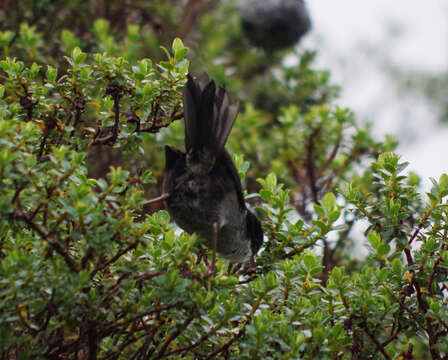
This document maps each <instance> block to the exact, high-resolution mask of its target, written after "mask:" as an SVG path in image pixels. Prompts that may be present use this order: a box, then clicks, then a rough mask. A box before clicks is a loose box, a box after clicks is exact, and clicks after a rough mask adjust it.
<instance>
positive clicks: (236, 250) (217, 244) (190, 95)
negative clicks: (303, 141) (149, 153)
mask: <svg viewBox="0 0 448 360" xmlns="http://www.w3.org/2000/svg"><path fill="white" fill-rule="evenodd" d="M183 108H184V123H185V151H182V150H179V149H176V148H174V147H171V146H169V145H166V146H165V173H164V179H163V186H162V189H163V190H162V191H163V194H162V195H161V196H159V197H158V198H156V199H154V200H156V201H164V205H165V208H166V209H167V211H168V213H169V214H170V216H171V217H172V218H173V219H174V221H175V223H176V224H177V225H178V226H179V227H180V228H182V229H183V230H185V231H186V232H187V233H190V234H192V233H196V234H197V235H199V237H200V238H202V239H203V240H204V242H205V245H206V246H208V247H209V248H211V249H212V251H213V257H212V262H211V265H210V268H209V270H210V272H214V267H215V261H216V254H219V255H220V256H221V257H222V258H224V259H226V260H228V261H230V262H231V263H244V262H248V261H249V264H251V265H254V256H255V255H256V253H257V252H258V250H259V249H260V247H261V245H262V242H263V230H262V226H261V223H260V221H259V220H258V218H257V217H256V215H255V214H254V213H253V212H252V211H250V210H249V209H248V208H247V206H246V203H245V200H244V195H243V190H242V186H241V181H240V178H239V175H238V171H237V169H236V167H235V164H234V163H233V160H232V157H231V156H230V154H229V153H228V152H227V150H226V149H225V144H226V141H227V138H228V136H229V134H230V131H231V129H232V126H233V124H234V121H235V118H236V116H237V114H238V104H230V101H229V97H228V95H227V92H226V89H225V88H224V87H222V86H220V87H217V86H216V84H215V82H214V81H213V80H210V79H209V78H208V76H207V75H206V74H204V75H203V76H202V77H200V78H198V79H194V78H193V77H192V76H191V75H189V74H188V75H187V82H186V84H185V87H184V91H183ZM154 200H153V201H154Z"/></svg>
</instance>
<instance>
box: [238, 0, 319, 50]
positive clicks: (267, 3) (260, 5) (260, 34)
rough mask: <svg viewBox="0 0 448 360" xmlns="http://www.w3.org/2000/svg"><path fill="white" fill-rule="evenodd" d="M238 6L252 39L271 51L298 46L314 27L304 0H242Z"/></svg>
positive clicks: (257, 44)
mask: <svg viewBox="0 0 448 360" xmlns="http://www.w3.org/2000/svg"><path fill="white" fill-rule="evenodd" d="M239 9H240V15H241V25H242V27H243V30H244V32H245V33H246V35H247V37H248V38H249V40H250V41H251V42H252V43H253V44H254V45H255V46H258V47H261V48H263V49H265V50H268V51H272V50H278V49H283V48H286V47H290V46H293V45H295V44H296V43H297V42H298V41H299V39H300V38H301V37H302V36H303V35H305V34H306V33H307V32H308V30H309V29H310V28H311V20H310V17H309V14H308V10H307V9H306V7H305V4H304V2H303V0H240V1H239Z"/></svg>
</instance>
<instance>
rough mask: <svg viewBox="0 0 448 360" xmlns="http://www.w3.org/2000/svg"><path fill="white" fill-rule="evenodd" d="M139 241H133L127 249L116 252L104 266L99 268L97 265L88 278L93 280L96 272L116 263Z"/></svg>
mask: <svg viewBox="0 0 448 360" xmlns="http://www.w3.org/2000/svg"><path fill="white" fill-rule="evenodd" d="M138 243H139V241H138V240H135V241H134V242H133V243H131V244H130V245H129V246H128V247H126V248H124V249H122V250H120V251H118V252H117V253H116V254H115V255H114V256H113V257H112V258H111V259H109V260H108V261H106V262H105V263H104V264H102V265H101V266H100V265H99V264H98V265H97V266H96V267H95V269H93V271H92V272H91V273H90V278H91V279H93V277H94V276H95V274H96V273H97V272H98V271H101V270H103V269H104V268H106V267H107V266H109V265H110V264H111V263H113V262H115V261H117V260H118V259H119V258H120V257H121V256H123V255H124V254H126V253H127V252H128V251H130V250H132V249H135V248H136V247H137V245H138Z"/></svg>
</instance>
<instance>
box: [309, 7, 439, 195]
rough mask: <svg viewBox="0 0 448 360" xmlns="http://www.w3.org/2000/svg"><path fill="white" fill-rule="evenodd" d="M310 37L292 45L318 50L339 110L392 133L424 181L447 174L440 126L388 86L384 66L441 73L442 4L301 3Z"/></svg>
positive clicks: (416, 102) (421, 104) (412, 99)
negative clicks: (336, 92)
mask: <svg viewBox="0 0 448 360" xmlns="http://www.w3.org/2000/svg"><path fill="white" fill-rule="evenodd" d="M307 5H308V8H309V9H310V12H311V16H312V20H313V32H312V33H311V34H310V35H309V36H308V37H307V38H306V39H304V41H303V43H302V44H301V45H300V46H303V47H305V48H310V49H317V50H318V51H319V56H318V66H319V67H320V68H323V69H324V68H325V69H330V70H331V75H332V81H333V82H335V83H338V84H339V85H341V86H342V90H343V92H342V96H341V99H340V100H339V101H338V103H339V104H340V105H343V106H348V107H350V108H351V109H352V110H354V111H355V114H357V116H358V118H359V119H360V120H364V121H365V120H368V121H370V122H372V123H373V124H374V132H375V134H376V135H377V136H379V137H380V136H383V135H384V134H386V133H390V134H393V135H394V136H395V137H396V138H398V139H399V140H400V141H401V145H400V148H399V150H398V153H399V154H400V155H401V156H402V158H403V160H405V161H409V162H410V163H411V166H410V169H411V170H413V171H415V172H417V173H418V174H419V175H420V176H422V177H423V179H424V180H425V188H426V189H427V188H428V186H429V184H430V183H429V180H428V178H429V177H435V178H438V177H439V176H440V174H442V173H444V172H445V173H448V154H447V153H448V151H447V148H448V127H446V126H445V127H440V125H439V124H438V123H437V118H438V116H439V114H438V113H437V112H435V111H434V108H433V107H432V106H430V104H429V103H428V102H427V101H426V99H424V98H423V97H422V96H416V95H415V94H404V93H403V92H402V91H398V90H397V89H396V88H395V87H394V86H393V81H391V78H390V74H389V73H387V71H385V70H384V66H385V65H386V66H389V65H392V66H398V67H399V68H400V69H403V70H414V71H422V72H426V73H430V74H438V73H441V72H448V2H446V1H445V0H426V1H421V0H394V1H390V0H375V1H368V2H367V1H359V0H338V1H334V0H308V1H307Z"/></svg>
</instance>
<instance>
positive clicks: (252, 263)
mask: <svg viewBox="0 0 448 360" xmlns="http://www.w3.org/2000/svg"><path fill="white" fill-rule="evenodd" d="M249 268H250V269H251V270H255V269H256V268H257V265H255V257H254V255H253V254H252V255H251V256H250V258H249Z"/></svg>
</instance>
